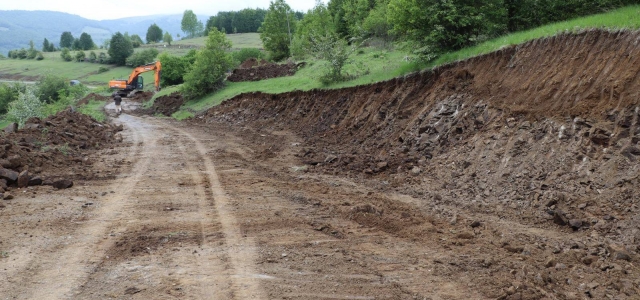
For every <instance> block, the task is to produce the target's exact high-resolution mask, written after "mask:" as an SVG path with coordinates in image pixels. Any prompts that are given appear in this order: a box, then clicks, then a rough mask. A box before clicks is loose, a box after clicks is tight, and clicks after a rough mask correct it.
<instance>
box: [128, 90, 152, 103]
mask: <svg viewBox="0 0 640 300" xmlns="http://www.w3.org/2000/svg"><path fill="white" fill-rule="evenodd" d="M151 98H153V92H149V91H146V92H140V93H136V94H135V95H134V96H133V97H132V98H131V101H136V102H145V101H149V100H150V99H151Z"/></svg>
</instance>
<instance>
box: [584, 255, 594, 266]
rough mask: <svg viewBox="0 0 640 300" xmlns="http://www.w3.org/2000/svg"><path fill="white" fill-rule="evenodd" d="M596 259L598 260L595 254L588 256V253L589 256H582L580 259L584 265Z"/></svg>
mask: <svg viewBox="0 0 640 300" xmlns="http://www.w3.org/2000/svg"><path fill="white" fill-rule="evenodd" d="M596 260H598V257H597V256H590V255H589V256H585V257H583V258H582V259H581V260H580V261H582V263H583V264H585V265H590V264H592V263H593V262H594V261H596Z"/></svg>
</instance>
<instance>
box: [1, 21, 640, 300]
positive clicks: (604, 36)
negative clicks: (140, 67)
mask: <svg viewBox="0 0 640 300" xmlns="http://www.w3.org/2000/svg"><path fill="white" fill-rule="evenodd" d="M638 34H639V33H637V32H634V33H629V32H620V33H610V32H600V31H590V32H587V33H583V34H577V35H565V36H562V37H557V38H556V37H554V38H549V39H545V40H542V41H536V42H531V43H528V44H526V45H524V46H518V47H511V48H508V49H504V50H501V51H499V52H497V53H493V54H489V55H486V56H483V57H479V58H475V59H472V60H469V61H465V62H460V63H457V64H453V65H450V66H446V67H443V68H441V69H438V70H435V71H433V72H431V73H429V72H426V73H421V74H415V75H413V76H410V77H407V78H400V79H396V80H392V81H389V82H384V83H378V84H375V85H371V86H362V87H354V88H348V89H342V90H331V91H310V92H300V91H297V92H292V93H287V94H281V95H266V94H261V93H252V94H246V95H240V96H238V97H236V98H234V99H232V100H229V101H226V102H224V103H223V104H222V105H220V106H218V107H215V108H212V109H211V110H209V111H208V112H206V113H205V114H203V115H199V116H197V117H196V119H195V120H191V121H186V122H176V121H171V120H168V119H158V118H152V117H135V116H130V115H128V114H123V115H121V116H119V117H118V118H117V119H116V122H118V123H121V124H123V125H124V131H122V132H121V133H120V134H123V137H124V142H123V143H121V144H118V145H119V146H118V147H116V148H113V149H106V150H104V151H103V152H101V153H96V154H95V155H94V156H93V157H89V158H88V159H89V160H90V161H93V162H94V163H93V164H92V167H91V168H92V169H91V170H89V169H86V168H84V167H83V168H84V169H83V168H80V167H77V168H76V169H74V170H76V171H75V172H81V170H85V172H90V173H91V174H92V176H89V177H87V178H90V179H91V180H87V181H80V182H76V184H75V185H74V187H73V188H72V189H68V190H54V189H53V188H51V187H49V186H39V187H29V188H27V189H16V190H13V191H12V193H14V194H15V195H16V198H15V199H13V200H10V201H3V206H5V207H4V208H1V209H0V220H1V221H2V223H1V225H0V226H1V227H0V229H1V230H0V282H1V283H2V284H0V299H175V298H179V299H431V300H439V299H504V300H519V299H622V300H626V299H640V298H639V297H640V276H638V274H639V273H640V267H638V263H637V262H638V259H639V254H638V253H639V252H640V230H639V229H638V228H639V227H638V224H640V204H639V201H640V200H639V198H638V197H637V195H638V194H639V191H638V188H637V187H638V186H640V185H639V180H640V177H638V174H640V173H639V172H640V164H638V158H639V156H640V150H639V148H640V103H639V102H638V100H637V99H640V98H639V97H638V95H639V94H640V91H639V90H638V86H639V85H638V84H637V82H638V80H639V78H640V77H638V76H637V74H638V70H639V69H640V61H639V60H638V59H637V58H638V56H635V55H632V53H635V52H637V51H636V50H637V45H636V44H635V43H636V41H637V36H638ZM592 44H593V45H598V47H600V48H597V49H601V50H598V51H591V52H588V53H586V52H585V49H592V48H593V47H592V46H588V47H587V45H592ZM563 47H564V48H563ZM558 49H560V50H558ZM593 49H596V48H593ZM554 51H555V52H554ZM572 51H573V52H572ZM548 53H554V54H553V55H548ZM555 53H559V54H561V55H555ZM579 57H584V58H586V59H588V61H589V63H585V62H583V61H580V60H577V59H576V58H579ZM539 59H545V60H546V59H551V60H553V61H552V62H546V61H545V63H543V64H541V63H540V62H539V61H538V60H539ZM541 66H542V67H541ZM543 67H544V68H543ZM495 74H502V75H501V76H495ZM559 74H565V75H562V76H561V75H559ZM593 74H595V75H593ZM598 74H599V75H598ZM534 75H535V76H538V77H535V76H534ZM592 75H593V76H592ZM518 76H520V77H518ZM534 77H535V78H534ZM567 95H569V96H567ZM125 112H127V108H126V107H125ZM74 178H83V177H82V176H75V177H74Z"/></svg>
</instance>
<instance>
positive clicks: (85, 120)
mask: <svg viewBox="0 0 640 300" xmlns="http://www.w3.org/2000/svg"><path fill="white" fill-rule="evenodd" d="M121 130H122V126H114V125H108V124H103V123H100V122H98V121H96V120H94V119H93V118H91V117H88V116H86V115H83V114H80V113H76V112H71V111H70V110H66V111H63V112H60V113H58V114H57V115H54V116H51V117H48V118H46V119H44V120H40V119H38V118H32V119H30V120H28V121H27V122H26V124H25V126H24V128H23V129H20V130H18V131H17V132H13V133H5V134H3V135H2V136H1V137H0V145H4V146H3V147H0V163H1V165H2V166H3V167H4V168H8V169H11V170H14V171H16V172H21V171H24V170H28V172H29V173H30V175H31V176H39V177H41V178H42V179H43V180H45V181H47V180H49V181H51V180H54V179H58V178H66V179H72V180H75V179H89V178H96V177H98V178H99V177H102V176H100V175H98V174H94V173H92V172H90V171H89V168H90V166H91V164H92V159H91V158H90V155H91V154H92V153H93V152H95V151H96V150H99V149H104V148H105V147H109V146H110V145H111V144H113V143H114V142H116V141H118V140H120V139H121V137H118V136H116V133H117V132H119V131H121ZM15 184H16V183H15V182H10V184H9V185H10V186H12V185H13V186H15Z"/></svg>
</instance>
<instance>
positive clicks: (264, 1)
mask: <svg viewBox="0 0 640 300" xmlns="http://www.w3.org/2000/svg"><path fill="white" fill-rule="evenodd" d="M285 1H286V2H287V3H288V4H289V6H291V8H292V9H293V10H299V11H304V12H306V11H307V10H308V9H310V8H312V7H313V6H314V5H315V2H316V0H285ZM269 2H270V1H269V0H224V1H220V0H133V1H128V0H124V1H115V0H110V1H107V0H65V1H51V0H3V1H2V4H0V10H15V9H17V10H52V11H59V12H65V13H70V14H74V15H79V16H81V17H84V18H87V19H92V20H111V19H119V18H124V17H135V16H148V15H164V14H172V15H174V14H182V13H184V11H185V10H187V9H190V10H193V12H194V13H195V14H196V15H205V16H212V15H215V14H216V13H218V12H219V11H238V10H241V9H243V8H258V7H259V8H265V9H266V8H269ZM323 2H324V3H326V2H327V0H323ZM205 21H206V20H205Z"/></svg>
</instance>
